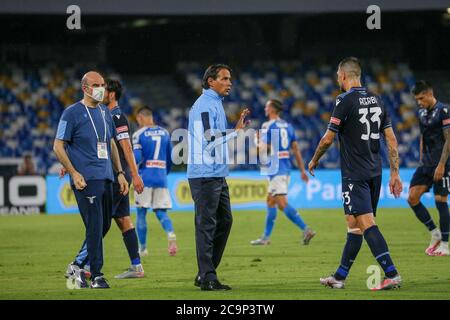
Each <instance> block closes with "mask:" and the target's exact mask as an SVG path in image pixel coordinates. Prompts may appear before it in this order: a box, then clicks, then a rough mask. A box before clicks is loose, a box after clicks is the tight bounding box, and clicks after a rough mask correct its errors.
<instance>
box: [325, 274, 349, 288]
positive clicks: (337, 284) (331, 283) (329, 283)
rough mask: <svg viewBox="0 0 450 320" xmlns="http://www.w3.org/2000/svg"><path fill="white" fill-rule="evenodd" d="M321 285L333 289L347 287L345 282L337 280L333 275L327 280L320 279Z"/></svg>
mask: <svg viewBox="0 0 450 320" xmlns="http://www.w3.org/2000/svg"><path fill="white" fill-rule="evenodd" d="M320 284H321V285H324V286H325V287H330V288H333V289H344V287H345V284H344V281H343V280H337V279H336V278H335V277H334V276H333V275H331V276H329V277H327V278H320Z"/></svg>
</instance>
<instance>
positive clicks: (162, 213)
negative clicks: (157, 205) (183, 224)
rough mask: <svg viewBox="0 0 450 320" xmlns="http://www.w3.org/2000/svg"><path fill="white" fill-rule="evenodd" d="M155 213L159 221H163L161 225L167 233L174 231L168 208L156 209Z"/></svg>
mask: <svg viewBox="0 0 450 320" xmlns="http://www.w3.org/2000/svg"><path fill="white" fill-rule="evenodd" d="M155 214H156V217H157V218H158V220H159V222H160V223H161V226H162V227H163V229H164V231H165V232H166V233H172V232H173V226H172V220H170V218H169V216H168V215H167V210H166V209H156V210H155Z"/></svg>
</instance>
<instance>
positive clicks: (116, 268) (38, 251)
mask: <svg viewBox="0 0 450 320" xmlns="http://www.w3.org/2000/svg"><path fill="white" fill-rule="evenodd" d="M431 211H432V214H433V217H434V218H435V221H436V219H437V212H436V210H435V209H432V210H431ZM301 213H302V215H303V217H304V219H305V221H306V222H308V224H309V225H310V226H311V227H313V228H314V229H315V230H316V231H317V236H316V238H314V239H313V240H312V241H311V244H310V245H309V246H303V245H300V237H301V233H300V231H299V230H297V229H296V227H295V226H294V225H293V224H292V223H291V222H290V221H288V220H287V219H286V217H285V216H284V214H283V213H281V212H279V213H278V217H277V221H276V224H275V228H274V232H273V236H272V244H271V245H269V246H264V247H251V246H250V244H249V241H250V240H252V239H255V238H256V237H257V236H258V235H260V234H261V233H262V229H263V224H264V219H265V213H264V211H253V212H249V211H235V212H234V213H233V215H234V224H233V228H232V231H231V235H230V238H229V241H228V245H227V248H226V250H225V254H224V257H223V259H222V263H221V265H220V267H219V269H218V274H219V277H220V280H222V281H223V282H224V283H226V284H229V285H230V286H232V287H233V290H232V291H229V292H202V291H200V290H199V289H198V288H196V287H194V286H193V280H194V276H195V274H196V272H197V268H196V259H195V242H194V221H193V214H192V213H181V212H180V213H171V214H170V216H171V218H172V219H173V222H174V227H175V231H176V234H177V237H178V245H179V253H178V255H177V256H176V257H170V256H169V255H168V253H167V240H166V236H165V234H164V233H163V231H162V229H161V227H160V225H159V223H158V221H157V219H156V217H155V216H154V214H149V215H148V217H147V221H148V223H149V235H148V246H149V251H150V255H149V256H148V257H145V258H144V259H143V264H144V268H145V271H146V277H145V278H144V279H129V280H116V279H114V275H116V274H118V273H120V272H121V271H123V270H124V269H125V268H127V267H128V265H129V260H128V256H127V253H126V249H125V247H124V245H123V242H122V237H121V235H120V232H119V231H118V228H117V226H115V225H113V226H112V228H111V231H110V232H109V234H108V235H107V237H106V239H105V242H104V243H105V244H104V256H105V264H104V267H103V271H104V273H105V276H106V278H107V279H108V280H109V282H110V285H111V287H112V289H110V290H89V289H85V290H69V289H67V288H66V279H65V278H64V271H65V269H66V266H67V264H68V263H69V262H70V261H71V260H72V259H73V257H74V255H75V254H76V253H77V250H78V249H79V246H80V245H81V242H82V239H83V233H84V231H83V230H84V228H83V226H82V222H81V218H80V217H79V215H62V216H46V215H42V216H30V217H24V216H20V217H0V240H1V241H0V299H171V300H178V299H180V300H186V299H194V300H196V299H225V300H230V299H237V300H245V299H256V300H264V299H313V300H316V299H450V257H428V256H426V255H425V253H424V250H425V247H426V246H427V245H428V241H429V234H428V232H427V231H426V229H425V228H424V227H423V226H422V225H420V224H419V222H418V221H417V220H416V218H415V217H414V214H413V213H412V212H411V211H410V210H408V209H380V210H379V214H378V218H377V222H378V225H379V226H380V228H381V231H382V232H383V234H384V236H385V238H386V240H387V242H388V245H389V248H390V252H391V254H392V257H393V260H394V262H395V264H396V265H397V267H398V269H399V271H400V273H401V275H402V277H403V281H404V283H403V287H402V288H401V289H399V290H393V291H384V292H371V291H369V290H368V289H367V286H366V281H367V278H368V277H369V274H367V273H366V270H367V268H368V266H370V265H376V261H375V260H374V259H373V257H372V255H371V254H370V251H369V249H368V247H367V245H366V244H364V245H363V248H362V250H361V252H360V254H359V256H358V259H357V261H356V262H355V264H354V266H353V268H352V270H351V273H350V276H349V278H348V279H347V282H346V289H344V290H332V289H327V288H323V287H321V286H320V285H319V283H318V280H319V277H321V276H325V275H329V274H331V273H332V272H334V271H335V269H336V267H337V265H338V263H339V260H340V256H341V251H342V247H343V244H344V241H345V237H346V226H345V222H344V216H343V213H342V210H338V209H336V210H302V211H301ZM134 218H135V217H133V219H134ZM113 224H114V222H113Z"/></svg>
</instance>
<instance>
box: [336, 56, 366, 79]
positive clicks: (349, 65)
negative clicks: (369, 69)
mask: <svg viewBox="0 0 450 320" xmlns="http://www.w3.org/2000/svg"><path fill="white" fill-rule="evenodd" d="M339 68H340V69H343V70H344V71H345V73H347V74H353V75H354V76H355V77H358V78H359V77H361V63H360V62H359V59H358V58H356V57H347V58H344V59H342V60H341V62H339Z"/></svg>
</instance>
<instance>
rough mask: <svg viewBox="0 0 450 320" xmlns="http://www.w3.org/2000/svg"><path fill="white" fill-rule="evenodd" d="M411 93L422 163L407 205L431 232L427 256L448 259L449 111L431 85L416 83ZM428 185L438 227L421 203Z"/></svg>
mask: <svg viewBox="0 0 450 320" xmlns="http://www.w3.org/2000/svg"><path fill="white" fill-rule="evenodd" d="M412 93H413V95H414V97H415V98H416V100H417V103H418V104H419V105H420V110H419V125H420V132H421V134H422V135H421V139H420V161H421V164H420V166H419V167H418V168H417V170H416V172H414V176H413V178H412V180H411V184H410V187H409V195H408V203H409V205H410V206H411V208H412V209H413V211H414V213H415V214H416V216H417V218H418V219H419V221H420V222H422V223H423V224H424V225H425V226H426V227H427V229H428V230H429V231H430V233H431V242H430V245H429V246H428V248H427V249H426V250H425V253H426V254H428V255H430V256H449V255H450V251H449V248H448V233H449V228H450V216H449V211H448V204H447V199H448V193H449V191H450V159H449V154H450V109H449V107H448V106H446V105H444V104H443V103H442V102H439V101H437V100H436V98H435V97H434V94H433V88H432V86H431V85H430V84H429V83H428V82H426V81H423V80H421V81H418V82H417V83H416V85H415V86H414V88H413V90H412ZM431 186H433V191H434V200H435V203H436V208H437V209H438V211H439V227H440V228H437V227H436V225H435V224H434V221H433V219H432V218H431V216H430V213H429V212H428V210H427V208H425V206H424V205H423V204H422V202H420V198H421V197H422V195H423V194H424V193H425V192H428V191H429V190H430V188H431ZM439 229H440V230H439Z"/></svg>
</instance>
